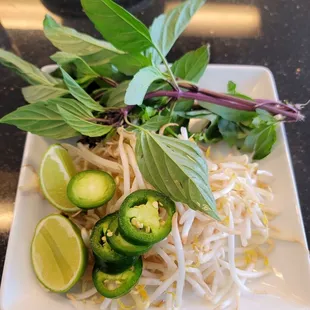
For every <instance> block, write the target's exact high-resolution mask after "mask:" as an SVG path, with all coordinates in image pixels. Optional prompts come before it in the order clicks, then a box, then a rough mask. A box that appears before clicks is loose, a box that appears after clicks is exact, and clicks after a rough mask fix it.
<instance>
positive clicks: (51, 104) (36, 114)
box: [0, 99, 92, 139]
mask: <svg viewBox="0 0 310 310" xmlns="http://www.w3.org/2000/svg"><path fill="white" fill-rule="evenodd" d="M58 106H65V107H66V109H67V110H69V111H70V112H71V113H75V114H78V115H83V116H84V117H88V118H90V117H92V114H91V113H90V112H89V111H87V110H85V108H84V107H83V106H82V105H81V104H80V103H79V102H77V101H76V100H73V99H52V100H49V101H47V102H37V103H33V104H31V105H26V106H22V107H20V108H18V109H17V110H15V111H14V112H12V113H10V114H8V115H6V116H4V117H3V118H2V119H1V120H0V122H1V123H5V124H11V125H15V126H16V127H18V128H19V129H21V130H25V131H29V132H31V133H33V134H37V135H40V136H44V137H49V138H54V139H67V138H71V137H74V136H78V135H80V133H79V132H77V131H76V130H74V129H73V128H72V127H71V126H69V125H68V124H67V123H66V122H65V121H64V119H63V118H62V116H61V115H60V114H59V112H58V108H57V107H58Z"/></svg>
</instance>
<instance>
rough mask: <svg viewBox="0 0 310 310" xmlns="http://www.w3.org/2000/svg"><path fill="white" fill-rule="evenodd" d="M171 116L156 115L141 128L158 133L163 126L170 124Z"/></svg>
mask: <svg viewBox="0 0 310 310" xmlns="http://www.w3.org/2000/svg"><path fill="white" fill-rule="evenodd" d="M170 118H171V117H170V115H155V116H153V117H151V118H150V119H149V120H148V121H146V122H145V123H144V124H143V125H142V126H141V127H142V128H144V129H145V130H149V131H158V130H159V129H160V128H161V127H162V126H164V125H165V124H167V123H169V121H170Z"/></svg>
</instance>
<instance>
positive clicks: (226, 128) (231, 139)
mask: <svg viewBox="0 0 310 310" xmlns="http://www.w3.org/2000/svg"><path fill="white" fill-rule="evenodd" d="M218 128H219V131H220V133H221V135H222V136H223V138H224V140H225V141H226V142H227V143H228V144H229V145H230V146H233V145H234V144H237V142H238V140H241V139H244V138H245V137H246V135H247V132H245V131H244V129H243V128H242V126H240V125H239V124H237V123H235V122H231V121H228V120H226V119H222V118H221V119H220V120H219V122H218Z"/></svg>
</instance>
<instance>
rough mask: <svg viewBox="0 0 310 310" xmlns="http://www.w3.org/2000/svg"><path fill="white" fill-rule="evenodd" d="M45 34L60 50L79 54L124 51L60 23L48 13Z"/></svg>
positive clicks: (116, 53)
mask: <svg viewBox="0 0 310 310" xmlns="http://www.w3.org/2000/svg"><path fill="white" fill-rule="evenodd" d="M43 26H44V34H45V36H46V37H47V38H48V39H49V40H50V41H51V42H52V44H53V45H54V46H55V47H57V48H58V49H59V50H61V51H64V52H67V53H72V54H75V55H78V56H82V55H88V54H92V53H96V52H99V51H101V50H107V51H108V52H110V53H113V54H114V55H118V54H120V53H122V52H121V51H119V50H117V49H116V48H115V47H114V46H113V45H111V44H110V43H108V42H105V41H102V40H97V39H95V38H93V37H91V36H89V35H87V34H84V33H80V32H77V31H76V30H75V29H72V28H68V27H64V26H62V25H60V24H58V23H57V22H56V21H55V20H54V19H53V18H52V17H51V16H49V15H46V16H45V19H44V22H43Z"/></svg>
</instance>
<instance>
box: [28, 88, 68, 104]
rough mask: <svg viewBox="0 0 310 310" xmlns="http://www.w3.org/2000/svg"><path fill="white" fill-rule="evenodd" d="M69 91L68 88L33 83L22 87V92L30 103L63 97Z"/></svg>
mask: <svg viewBox="0 0 310 310" xmlns="http://www.w3.org/2000/svg"><path fill="white" fill-rule="evenodd" d="M68 93H69V92H68V90H67V89H63V88H56V87H51V86H45V85H33V86H27V87H24V88H22V94H23V96H24V98H25V100H26V101H27V102H29V103H35V102H39V101H47V100H49V99H53V98H58V97H62V96H64V95H67V94H68Z"/></svg>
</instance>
